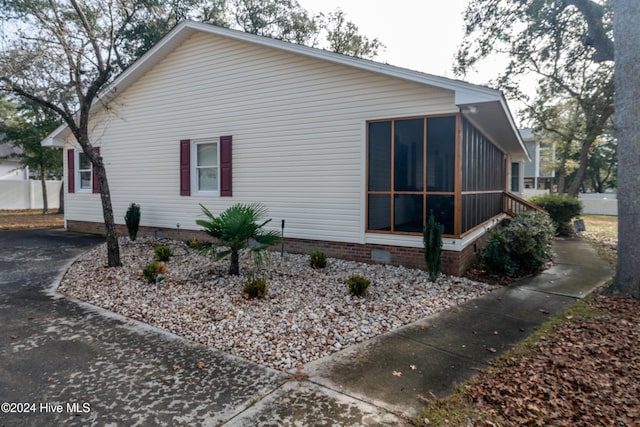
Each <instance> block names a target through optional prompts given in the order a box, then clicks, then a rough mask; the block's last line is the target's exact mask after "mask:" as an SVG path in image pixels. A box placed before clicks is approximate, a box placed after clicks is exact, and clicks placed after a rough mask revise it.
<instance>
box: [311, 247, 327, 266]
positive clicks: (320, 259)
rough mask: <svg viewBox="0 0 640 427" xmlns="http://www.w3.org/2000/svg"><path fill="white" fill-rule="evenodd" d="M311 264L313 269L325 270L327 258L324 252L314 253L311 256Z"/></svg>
mask: <svg viewBox="0 0 640 427" xmlns="http://www.w3.org/2000/svg"><path fill="white" fill-rule="evenodd" d="M309 263H310V264H311V268H313V269H318V268H325V267H326V266H327V256H326V255H325V253H324V252H321V251H313V252H311V254H310V255H309Z"/></svg>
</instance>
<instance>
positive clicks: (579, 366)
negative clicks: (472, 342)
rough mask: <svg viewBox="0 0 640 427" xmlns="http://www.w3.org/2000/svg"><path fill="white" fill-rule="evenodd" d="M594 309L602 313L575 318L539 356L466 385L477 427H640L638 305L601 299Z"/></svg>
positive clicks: (543, 344) (509, 363)
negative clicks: (564, 426)
mask: <svg viewBox="0 0 640 427" xmlns="http://www.w3.org/2000/svg"><path fill="white" fill-rule="evenodd" d="M588 304H589V306H591V307H592V308H594V309H598V310H603V313H604V314H600V315H597V316H593V317H591V316H587V317H585V318H582V319H571V318H569V319H568V320H569V321H567V322H564V323H562V324H560V325H559V326H557V327H556V329H555V332H554V334H553V337H552V338H550V339H546V338H545V339H540V340H539V341H538V342H537V343H536V347H537V348H536V349H535V351H532V352H531V353H530V354H527V355H524V356H515V357H512V358H508V359H506V360H503V363H504V366H502V367H492V368H489V369H487V370H485V371H483V372H482V373H480V374H479V375H478V377H477V378H476V380H475V381H473V382H472V383H471V384H468V385H466V386H465V387H464V395H465V396H466V397H467V398H468V399H470V400H471V401H472V402H473V403H474V404H475V405H476V408H475V410H477V411H478V414H483V417H479V418H478V419H484V420H485V421H477V422H474V424H473V425H483V426H484V425H488V426H494V425H497V426H525V425H526V426H547V425H558V426H561V425H567V426H568V425H571V426H638V425H640V351H638V349H639V348H640V318H639V316H638V313H639V312H640V300H636V299H633V298H623V297H614V296H606V295H597V296H595V297H594V298H593V299H592V300H590V301H589V302H588ZM569 317H570V316H569ZM487 416H488V418H489V419H492V421H486V419H487V418H486V417H487Z"/></svg>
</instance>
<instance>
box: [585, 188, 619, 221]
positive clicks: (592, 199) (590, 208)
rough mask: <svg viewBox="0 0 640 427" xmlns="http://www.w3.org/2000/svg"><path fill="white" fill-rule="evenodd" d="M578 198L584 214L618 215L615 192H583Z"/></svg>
mask: <svg viewBox="0 0 640 427" xmlns="http://www.w3.org/2000/svg"><path fill="white" fill-rule="evenodd" d="M578 198H579V199H580V201H581V202H582V213H584V214H591V215H613V216H618V195H617V194H615V193H585V194H580V195H579V196H578Z"/></svg>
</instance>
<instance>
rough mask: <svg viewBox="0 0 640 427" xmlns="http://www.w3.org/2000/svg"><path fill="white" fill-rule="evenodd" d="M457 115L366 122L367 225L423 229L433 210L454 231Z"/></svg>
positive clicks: (411, 230)
mask: <svg viewBox="0 0 640 427" xmlns="http://www.w3.org/2000/svg"><path fill="white" fill-rule="evenodd" d="M455 147H456V116H443V117H419V118H408V119H392V120H381V121H372V122H369V123H367V160H368V163H367V167H368V174H367V177H368V180H367V182H368V183H367V229H368V230H370V231H378V232H396V233H421V232H422V231H423V229H424V226H425V224H426V221H427V217H428V215H429V213H430V212H431V211H433V212H434V215H435V216H436V219H437V220H438V221H439V222H440V223H442V224H443V225H444V227H445V230H444V233H445V234H448V235H452V234H454V227H455V219H454V218H455V210H454V204H455V203H454V196H453V194H454V190H455V188H454V187H455V185H454V183H455V151H456V148H455Z"/></svg>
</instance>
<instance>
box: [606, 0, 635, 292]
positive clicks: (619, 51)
mask: <svg viewBox="0 0 640 427" xmlns="http://www.w3.org/2000/svg"><path fill="white" fill-rule="evenodd" d="M613 5H614V40H615V49H616V53H615V58H616V62H615V85H616V91H615V94H616V95H615V109H616V114H615V118H614V120H615V129H616V136H617V139H618V265H617V268H616V277H615V280H614V282H613V284H612V285H611V287H610V288H609V290H610V291H611V292H612V293H614V294H624V295H629V296H632V297H634V298H640V244H638V236H640V221H639V220H638V218H640V120H638V117H640V73H638V71H637V70H638V68H637V67H638V64H640V26H638V22H640V2H638V0H614V2H613Z"/></svg>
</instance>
